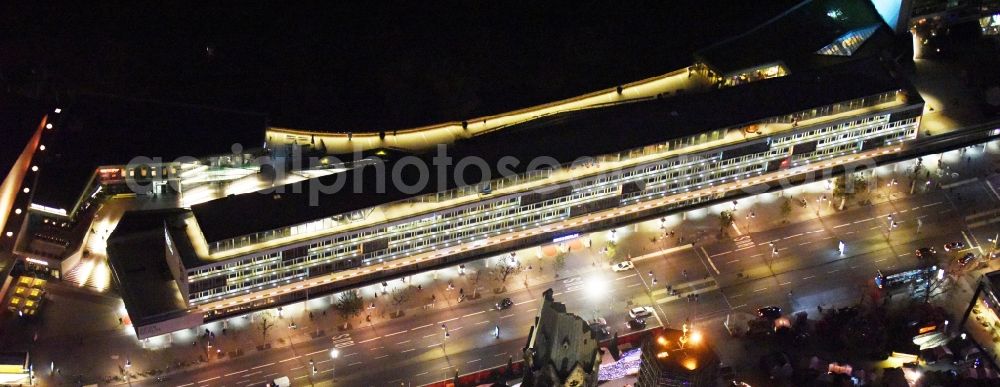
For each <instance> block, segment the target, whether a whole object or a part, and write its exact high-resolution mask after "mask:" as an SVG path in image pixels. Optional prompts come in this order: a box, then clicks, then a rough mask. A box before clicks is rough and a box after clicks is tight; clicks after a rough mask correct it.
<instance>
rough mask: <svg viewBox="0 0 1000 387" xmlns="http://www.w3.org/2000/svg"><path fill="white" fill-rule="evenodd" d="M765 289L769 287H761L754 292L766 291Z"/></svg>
mask: <svg viewBox="0 0 1000 387" xmlns="http://www.w3.org/2000/svg"><path fill="white" fill-rule="evenodd" d="M764 290H767V288H760V289H757V290H754V291H753V292H754V293H757V292H761V291H764Z"/></svg>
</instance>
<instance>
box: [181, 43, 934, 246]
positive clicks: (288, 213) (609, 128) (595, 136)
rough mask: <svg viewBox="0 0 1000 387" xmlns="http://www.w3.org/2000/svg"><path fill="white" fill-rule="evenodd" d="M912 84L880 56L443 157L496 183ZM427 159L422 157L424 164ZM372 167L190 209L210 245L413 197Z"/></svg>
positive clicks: (632, 108)
mask: <svg viewBox="0 0 1000 387" xmlns="http://www.w3.org/2000/svg"><path fill="white" fill-rule="evenodd" d="M910 87H911V86H910V85H909V83H908V82H907V81H906V80H903V79H897V78H894V77H892V76H891V74H890V73H889V71H888V70H887V69H885V68H884V67H883V66H882V65H881V64H879V63H878V62H877V60H876V59H873V58H868V59H865V60H862V61H855V62H848V63H844V64H841V65H838V66H835V67H831V68H828V69H824V70H823V71H820V72H813V73H805V72H802V73H796V74H792V75H790V76H786V77H781V78H775V79H769V80H764V81H759V82H753V83H750V84H746V85H741V86H738V87H731V88H724V89H720V90H715V91H711V92H706V93H700V94H689V95H681V96H676V97H672V98H664V99H660V100H647V101H643V102H635V103H629V104H623V105H617V106H611V107H603V108H595V109H590V110H582V111H575V112H567V113H562V114H557V115H553V116H549V117H544V118H539V119H536V120H533V121H530V122H527V123H524V124H520V125H515V126H513V127H508V128H506V129H503V130H498V131H495V132H493V133H489V134H485V135H481V136H478V137H474V138H471V139H468V140H463V141H459V142H457V143H456V144H454V145H452V146H451V147H450V148H449V153H448V154H449V156H451V157H452V158H453V160H455V162H457V161H458V160H461V159H462V158H463V157H465V156H476V157H480V158H482V159H483V160H484V161H485V162H486V164H487V165H488V166H490V167H491V168H492V169H491V171H490V173H491V176H492V177H493V178H497V177H500V176H501V174H500V171H498V170H497V165H498V161H499V160H500V159H501V158H502V157H505V156H513V157H516V158H517V159H518V160H520V161H521V163H520V165H519V166H517V167H515V168H511V169H512V170H513V171H514V172H520V171H523V170H525V167H526V166H527V164H528V162H529V161H530V160H533V159H535V158H537V157H542V156H548V157H551V158H554V159H555V160H557V161H558V162H560V163H570V162H572V161H574V160H576V159H577V158H579V157H583V156H596V155H601V154H611V153H616V152H620V151H625V150H629V149H634V148H639V147H642V146H645V145H649V144H655V143H661V142H667V141H669V140H671V139H675V138H679V137H684V136H689V135H694V134H698V133H702V132H705V131H708V130H712V129H721V128H727V127H731V126H735V125H740V124H745V123H750V122H754V121H757V120H761V119H764V118H768V117H773V116H777V115H781V114H788V113H793V112H797V111H801V110H805V109H809V108H813V107H818V106H824V105H829V104H832V103H836V102H840V101H844V100H849V99H853V98H859V97H863V96H868V95H874V94H878V93H881V92H885V91H890V90H898V89H902V88H910ZM911 94H912V95H913V98H919V96H917V94H916V92H915V91H914V92H913V93H911ZM433 153H434V152H431V153H430V154H425V155H422V156H421V158H423V159H424V160H430V158H431V157H433ZM428 164H429V161H428ZM387 170H391V168H388V169H387ZM452 170H453V169H452V168H448V169H447V170H446V171H445V173H447V176H452V174H451V171H452ZM375 171H376V169H375V168H372V167H364V168H361V169H360V173H358V175H359V176H360V178H361V179H362V180H361V183H360V185H361V187H362V190H361V191H360V192H358V193H355V192H353V189H351V187H353V186H354V184H353V183H354V180H356V178H358V176H355V173H354V172H345V173H340V174H336V175H330V176H324V177H320V178H317V179H314V180H310V181H306V182H304V183H297V184H293V185H289V186H285V187H282V191H283V192H284V193H282V194H280V197H279V195H272V194H262V193H247V194H242V195H234V196H230V197H226V198H221V199H217V200H213V201H209V202H205V203H201V204H198V205H195V206H192V211H193V212H194V216H195V217H196V219H197V221H198V224H199V227H200V228H201V230H202V233H203V234H204V236H205V238H206V240H207V241H208V242H215V241H219V240H223V239H227V238H232V237H236V236H240V235H247V234H251V233H254V232H259V231H266V230H272V229H277V228H280V227H285V226H289V225H294V224H300V223H305V222H308V221H311V220H316V219H321V218H323V217H328V216H333V215H336V214H343V213H348V212H351V211H354V210H359V209H364V208H370V207H373V206H376V205H380V204H385V203H389V202H392V201H397V200H402V199H405V198H408V197H412V196H415V194H408V193H405V192H402V191H400V190H399V189H395V187H393V184H388V183H387V184H386V187H385V191H384V192H379V191H378V190H377V185H376V184H375V183H376V181H377V179H376V174H375ZM403 171H404V176H405V172H415V171H416V169H415V168H412V167H411V168H406V169H404V170H403ZM464 172H465V173H464V177H465V179H464V181H465V182H466V183H467V184H468V185H472V184H476V183H479V182H481V181H482V175H481V173H480V170H479V169H478V168H465V170H464ZM387 175H388V174H387ZM429 175H430V178H429V181H430V182H435V181H437V176H438V171H437V168H430V174H429ZM337 179H344V181H345V184H344V187H346V188H345V189H342V190H340V191H338V192H336V193H332V194H319V195H317V196H316V198H315V200H314V201H313V203H310V194H309V189H308V186H309V184H315V183H319V184H322V185H324V186H331V185H333V182H334V181H336V180H337ZM404 179H405V180H406V181H407V182H410V183H412V182H414V181H416V179H415V178H414V177H413V176H409V178H405V177H404ZM443 180H444V181H445V182H446V188H454V187H456V186H457V182H456V180H455V179H453V178H445V179H443ZM295 186H298V187H300V189H301V191H300V193H294V187H295ZM437 191H439V189H438V187H437V186H436V185H435V184H428V185H427V187H426V188H425V189H423V190H421V191H420V192H419V193H418V194H424V193H433V192H437ZM234 219H239V220H238V221H234Z"/></svg>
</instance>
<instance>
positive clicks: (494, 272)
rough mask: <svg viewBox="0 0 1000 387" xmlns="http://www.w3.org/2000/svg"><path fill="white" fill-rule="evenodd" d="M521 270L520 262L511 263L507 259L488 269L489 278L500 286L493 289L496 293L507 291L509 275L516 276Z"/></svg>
mask: <svg viewBox="0 0 1000 387" xmlns="http://www.w3.org/2000/svg"><path fill="white" fill-rule="evenodd" d="M521 270H523V269H522V268H521V263H520V262H511V261H510V260H507V259H501V260H500V262H499V263H497V264H496V265H494V266H493V267H492V268H490V276H491V277H492V278H493V280H494V281H496V282H497V283H499V284H500V287H498V288H497V289H495V292H496V293H503V292H505V291H507V287H506V284H507V279H508V278H510V276H511V275H516V274H518V273H520V272H521Z"/></svg>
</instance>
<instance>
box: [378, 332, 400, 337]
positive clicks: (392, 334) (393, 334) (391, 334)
mask: <svg viewBox="0 0 1000 387" xmlns="http://www.w3.org/2000/svg"><path fill="white" fill-rule="evenodd" d="M400 333H406V331H399V332H396V333H390V334H387V335H385V336H383V337H389V336H395V335H398V334H400Z"/></svg>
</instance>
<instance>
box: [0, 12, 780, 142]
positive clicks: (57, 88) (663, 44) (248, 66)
mask: <svg viewBox="0 0 1000 387" xmlns="http://www.w3.org/2000/svg"><path fill="white" fill-rule="evenodd" d="M91 3H92V2H65V4H60V5H58V6H54V5H43V4H39V3H38V2H34V1H9V2H4V4H3V5H0V53H2V54H0V76H2V79H0V81H2V82H3V86H4V87H5V89H7V90H13V91H16V92H20V93H23V94H29V95H40V96H42V97H51V96H53V95H56V94H60V95H65V92H66V91H69V92H70V93H75V92H98V93H112V94H120V95H127V96H133V97H141V98H151V99H158V100H166V101H174V102H184V103H192V104H204V105H212V106H220V107H226V108H232V109H238V110H247V111H254V112H263V113H267V114H268V115H269V116H270V118H271V124H272V125H276V126H287V127H299V128H309V129H327V130H342V131H347V130H380V129H391V128H400V127H403V128H405V127H412V126H417V125H420V124H427V123H434V122H440V121H445V120H460V119H463V118H467V117H471V116H476V115H482V114H491V113H498V112H503V111H506V110H510V109H516V108H520V107H525V106H530V105H532V104H536V103H542V102H547V101H551V100H555V99H559V98H564V97H569V96H573V95H576V94H580V93H583V92H588V91H593V90H597V89H600V88H606V87H611V86H614V85H617V84H619V83H625V82H630V81H635V80H639V79H642V78H645V77H648V76H653V75H658V74H663V73H666V72H668V71H670V70H673V69H676V68H678V67H680V66H684V65H686V64H688V63H690V62H691V56H690V54H691V52H692V51H693V50H694V49H697V48H699V47H703V46H705V45H707V44H710V43H711V42H714V41H718V40H719V39H722V38H725V37H727V36H730V35H732V34H735V33H739V32H741V31H744V30H746V29H748V28H751V27H752V26H754V25H757V24H759V23H760V22H762V21H765V20H767V19H769V18H770V17H772V16H774V15H775V14H777V13H778V12H780V11H781V10H782V9H785V8H787V7H788V6H790V5H792V4H794V3H795V1H793V0H769V1H763V2H742V1H740V2H737V1H726V0H707V1H706V0H679V1H678V0H670V1H649V2H641V4H640V3H632V2H624V3H620V2H607V3H597V2H584V1H579V2H574V3H567V4H572V6H567V5H565V4H548V3H544V4H543V3H542V2H528V1H525V2H517V3H513V2H506V1H465V0H463V1H460V0H450V1H437V2H406V3H403V2H399V3H395V4H393V6H390V5H388V4H375V5H372V4H370V2H358V1H327V2H322V3H317V5H316V6H310V7H303V6H301V5H296V6H294V7H293V6H292V5H293V3H297V2H285V1H275V2H272V3H269V5H268V6H263V5H260V3H259V2H249V1H239V2H236V1H234V2H226V4H225V5H213V6H204V5H201V6H198V7H188V6H179V5H173V4H175V3H174V2H122V3H119V5H121V4H141V5H142V6H141V7H140V6H137V5H129V6H128V7H122V6H111V5H100V6H97V5H92V4H91ZM160 3H169V4H171V5H167V4H160ZM362 5H364V6H367V7H370V8H367V9H365V8H362ZM154 7H155V8H154Z"/></svg>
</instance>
